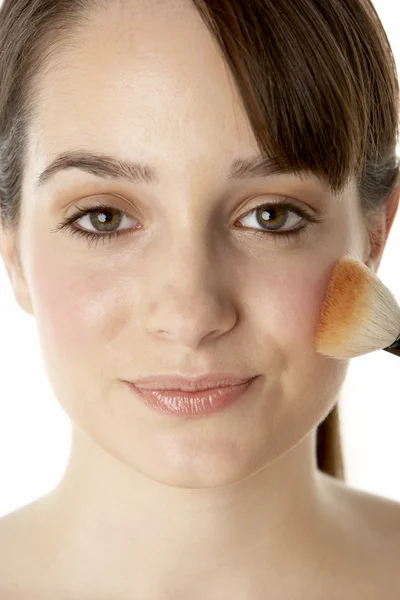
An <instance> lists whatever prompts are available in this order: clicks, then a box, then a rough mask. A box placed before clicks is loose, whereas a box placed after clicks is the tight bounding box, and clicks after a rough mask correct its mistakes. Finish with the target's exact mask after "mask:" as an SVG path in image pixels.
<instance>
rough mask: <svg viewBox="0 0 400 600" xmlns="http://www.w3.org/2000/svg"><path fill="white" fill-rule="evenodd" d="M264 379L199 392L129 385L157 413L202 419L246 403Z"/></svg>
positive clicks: (257, 377)
mask: <svg viewBox="0 0 400 600" xmlns="http://www.w3.org/2000/svg"><path fill="white" fill-rule="evenodd" d="M260 379H261V378H260V377H259V376H256V377H253V378H252V379H250V380H246V381H244V382H241V383H238V384H236V385H225V386H223V387H218V388H215V387H214V388H209V389H202V390H196V391H192V390H179V389H176V388H175V389H165V388H164V389H151V388H150V389H148V388H142V387H138V386H137V385H136V384H133V383H131V382H126V383H127V384H128V386H129V388H130V389H131V391H133V393H134V394H135V396H136V398H139V399H140V400H142V401H143V402H144V403H145V404H146V405H147V406H148V407H149V408H151V409H154V410H155V411H158V412H161V413H164V414H169V415H175V416H186V417H202V416H206V415H210V414H213V413H217V412H220V411H222V410H223V409H225V408H227V407H229V406H231V405H232V404H234V403H236V402H237V401H238V400H244V399H245V397H248V396H249V394H250V392H251V391H252V390H253V389H254V387H255V382H256V381H257V380H260Z"/></svg>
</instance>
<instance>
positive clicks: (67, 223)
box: [52, 202, 323, 246]
mask: <svg viewBox="0 0 400 600" xmlns="http://www.w3.org/2000/svg"><path fill="white" fill-rule="evenodd" d="M266 207H268V208H270V207H273V208H275V207H279V208H286V209H288V210H289V211H291V212H294V213H296V214H297V215H298V216H300V217H302V218H303V219H306V221H307V223H306V224H305V225H303V226H302V227H299V228H298V229H293V230H290V231H288V232H284V233H280V232H278V231H276V232H273V231H272V230H267V229H266V230H264V231H263V230H249V229H246V228H245V227H243V229H244V230H245V231H246V233H248V234H250V235H262V236H264V235H265V234H270V235H272V237H273V239H274V241H275V242H277V243H278V242H286V243H288V242H289V241H291V240H295V239H298V238H300V237H301V236H302V235H304V234H305V233H306V232H307V231H308V229H309V227H310V225H311V224H312V223H321V222H322V221H323V219H318V218H317V217H315V215H311V214H310V213H308V212H306V211H305V210H302V209H300V208H298V207H297V206H295V205H293V204H290V203H289V202H280V203H264V204H260V205H259V206H256V207H254V208H253V209H252V210H250V211H249V212H248V213H246V215H244V216H248V215H251V214H252V213H253V212H255V211H257V210H258V209H260V208H266ZM113 210H116V211H118V212H121V213H122V214H125V213H124V212H123V211H120V210H119V209H115V208H113V207H112V206H107V205H106V204H100V205H98V206H82V207H78V209H77V211H76V212H75V214H73V215H71V216H70V217H68V219H65V220H64V221H63V222H62V223H60V224H59V225H58V226H57V227H56V228H55V229H54V230H52V232H53V233H55V232H57V231H61V230H64V229H65V230H68V231H69V232H70V233H71V235H77V236H78V238H84V239H86V240H88V242H89V246H90V243H91V242H93V243H94V244H95V245H97V243H98V242H99V241H100V238H103V243H104V242H105V240H106V239H107V240H108V241H109V242H110V243H111V242H112V240H113V239H114V238H118V237H119V236H120V235H123V234H125V233H127V232H129V231H131V230H130V229H122V230H120V231H112V232H109V233H93V232H91V231H85V230H83V229H78V228H77V227H74V225H73V223H74V222H75V221H77V220H78V219H81V218H82V217H84V216H86V215H88V214H91V213H101V212H103V211H104V212H110V211H113ZM242 218H243V217H242Z"/></svg>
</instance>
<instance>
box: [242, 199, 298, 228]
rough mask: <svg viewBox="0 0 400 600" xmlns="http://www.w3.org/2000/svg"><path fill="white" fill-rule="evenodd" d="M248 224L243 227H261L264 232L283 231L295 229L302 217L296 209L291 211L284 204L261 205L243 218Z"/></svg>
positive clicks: (291, 208) (290, 208)
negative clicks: (247, 220)
mask: <svg viewBox="0 0 400 600" xmlns="http://www.w3.org/2000/svg"><path fill="white" fill-rule="evenodd" d="M244 219H249V221H250V222H248V223H247V224H245V225H244V226H245V227H256V226H257V225H258V226H259V227H262V228H263V229H264V230H265V231H281V230H282V229H283V227H285V229H284V231H287V230H288V229H291V228H292V227H296V226H297V225H298V224H299V223H301V221H302V220H303V219H304V217H303V216H302V215H301V214H300V211H299V210H298V209H293V207H289V206H287V205H284V204H262V205H261V206H258V207H256V208H254V209H253V210H251V211H250V212H249V213H248V214H247V215H246V216H245V217H243V218H242V219H240V221H243V220H244Z"/></svg>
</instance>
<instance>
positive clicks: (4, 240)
mask: <svg viewBox="0 0 400 600" xmlns="http://www.w3.org/2000/svg"><path fill="white" fill-rule="evenodd" d="M183 25H184V26H183ZM75 40H76V44H75V46H74V47H71V46H69V47H68V48H67V49H65V50H63V51H62V52H60V53H58V55H57V59H54V58H53V59H52V60H53V62H52V63H51V64H50V68H49V69H48V70H47V71H46V74H43V75H42V78H41V82H40V92H41V94H40V103H39V109H38V113H37V118H36V120H35V122H32V124H31V128H30V131H29V156H28V162H27V166H26V171H25V174H24V186H23V198H22V206H23V212H22V220H21V229H20V242H21V263H22V266H23V270H22V269H20V268H19V265H18V263H17V260H16V255H15V252H14V242H15V239H14V237H13V236H11V235H6V234H5V232H4V231H3V230H2V229H0V231H1V253H2V257H3V260H4V262H5V265H6V268H7V272H8V275H9V277H10V281H11V282H12V287H13V291H14V293H15V296H16V299H17V301H18V303H19V304H20V306H21V307H22V309H23V310H25V311H26V312H27V313H28V314H31V315H32V316H34V317H35V319H36V323H37V327H38V334H39V337H40V342H41V346H42V349H43V356H44V360H45V364H46V368H47V372H48V376H49V379H50V382H51V385H52V386H53V389H54V393H55V395H56V397H57V399H58V400H59V402H60V403H61V405H62V407H63V409H64V410H65V412H66V413H67V415H68V416H69V417H70V418H71V420H72V425H73V438H72V450H71V456H70V461H69V464H68V467H67V470H66V472H65V473H64V476H63V478H62V480H61V482H60V484H59V485H58V486H57V488H55V490H54V491H53V492H52V493H51V494H49V495H47V496H46V497H44V498H42V499H41V500H40V501H38V502H36V503H35V505H32V507H30V509H29V519H28V517H27V516H26V517H25V516H24V515H28V512H27V511H25V513H24V512H23V511H22V512H20V515H19V523H20V524H22V523H24V524H25V526H27V527H25V529H24V528H23V527H22V525H21V526H20V527H19V531H20V533H21V537H20V538H19V539H20V543H21V546H22V545H23V544H25V545H26V548H28V546H29V549H30V553H29V551H28V550H25V552H24V556H26V557H27V558H26V561H27V562H26V564H25V565H24V569H25V570H24V573H26V574H27V575H26V580H27V581H29V582H30V585H31V588H32V587H34V586H35V585H37V586H39V585H41V586H44V585H45V583H44V582H43V569H44V565H45V564H46V573H52V576H51V581H52V584H54V586H55V588H57V589H61V588H62V589H64V588H65V589H67V588H68V590H69V591H70V592H71V594H76V597H77V598H78V597H79V598H81V599H82V598H85V597H88V598H89V597H90V594H93V597H97V598H100V597H113V598H114V599H116V600H117V599H122V598H133V597H135V598H136V597H137V598H139V597H140V598H142V599H147V598H148V599H150V598H152V599H154V598H156V597H162V598H163V599H169V598H171V599H172V598H174V599H175V600H179V599H180V598H182V599H183V598H187V597H189V596H190V598H191V599H192V600H196V599H197V598H198V599H200V598H202V599H204V598H218V599H219V598H221V599H222V598H224V599H225V598H230V599H231V600H236V599H237V600H239V599H243V598H250V597H251V598H254V599H258V598H260V599H261V598H265V597H266V596H265V594H266V593H268V594H269V595H268V597H270V598H274V599H275V598H281V597H282V598H288V597H295V596H294V594H296V593H298V594H300V593H301V592H302V591H303V592H304V594H306V597H307V598H311V597H313V596H311V591H310V590H314V591H315V593H316V594H317V596H316V597H318V590H320V592H321V590H324V597H327V595H326V590H327V589H330V590H335V592H337V591H338V590H339V588H340V586H343V590H345V589H348V587H346V586H347V584H348V583H349V582H350V581H353V580H354V575H355V573H356V572H357V569H358V568H359V569H360V573H362V572H363V571H362V569H363V568H365V565H366V563H365V562H364V563H361V562H360V563H358V562H356V561H355V559H354V556H356V555H357V556H358V554H357V553H360V552H361V551H362V547H364V548H365V544H366V542H365V540H363V541H361V539H360V536H359V535H358V534H359V530H355V529H354V527H355V525H353V520H352V518H350V516H347V517H345V515H346V510H347V509H346V506H347V504H346V502H347V501H345V500H343V498H344V496H343V495H341V494H342V493H341V492H339V491H338V489H339V488H338V485H339V484H336V483H333V482H332V481H331V480H330V478H328V477H327V476H324V475H322V474H321V473H320V472H319V471H318V470H317V469H316V463H315V442H316V428H317V426H318V424H319V423H320V422H321V421H322V419H323V418H324V417H325V416H326V414H327V413H328V412H329V410H330V409H331V408H332V406H333V405H334V404H335V402H336V401H337V400H338V394H339V392H340V388H341V386H342V383H343V381H344V378H345V375H346V371H347V366H348V363H346V362H344V361H335V360H331V359H327V358H325V357H323V356H321V355H318V354H317V353H316V352H315V350H314V346H313V341H314V335H315V332H316V327H317V324H318V318H319V313H320V308H321V302H322V300H323V297H324V293H325V291H326V287H327V284H328V281H329V278H330V274H331V271H332V268H333V266H334V264H335V262H336V261H337V260H338V259H340V257H341V256H343V255H344V254H351V255H353V256H355V257H357V258H359V259H360V260H362V261H364V262H365V263H366V264H368V266H370V267H371V268H373V269H374V270H376V269H377V268H378V266H379V262H380V259H381V255H382V252H383V249H384V246H385V244H386V240H387V236H388V234H389V231H390V227H391V225H392V222H393V219H394V215H395V213H396V210H397V205H398V196H397V195H396V196H395V197H394V198H393V200H392V201H391V202H390V203H388V205H387V207H386V212H384V213H382V219H381V220H380V221H379V222H377V230H376V232H375V233H377V232H378V233H377V235H378V237H377V238H376V239H378V243H375V244H374V246H373V247H372V245H371V244H370V243H369V240H368V236H367V233H366V227H365V223H364V221H363V218H362V214H361V211H360V208H359V201H358V197H357V191H356V185H355V180H354V178H353V179H352V181H351V182H350V183H349V185H348V187H347V188H346V189H345V190H344V191H343V193H341V194H340V195H338V196H334V195H333V193H332V191H331V190H330V188H329V187H328V185H327V184H325V183H322V182H321V181H319V180H318V179H316V178H315V177H312V176H308V177H304V178H299V177H295V176H289V175H285V176H282V175H280V176H271V177H265V178H262V177H260V178H257V179H245V180H238V181H233V182H227V181H225V180H224V174H225V172H227V170H228V168H229V165H230V163H231V162H232V161H233V160H234V159H236V158H245V157H247V156H251V155H253V154H255V153H257V150H258V149H257V145H256V141H255V138H254V135H253V133H252V131H251V128H250V125H249V122H248V120H247V117H246V114H245V113H244V111H243V109H242V108H241V104H240V100H239V97H238V95H237V93H236V91H235V89H234V85H233V80H232V79H231V77H230V75H229V74H228V72H227V69H226V67H225V65H224V63H223V60H222V58H221V57H220V55H219V53H218V52H217V50H216V46H215V43H214V41H213V39H212V38H211V36H210V34H209V32H208V30H207V29H206V27H205V25H204V24H203V22H202V21H201V19H200V17H199V15H198V14H197V13H196V11H195V10H194V9H193V7H192V6H191V4H190V3H189V2H186V1H183V0H182V1H179V2H168V3H167V2H164V3H160V2H155V1H149V2H140V3H138V2H135V3H133V2H125V3H120V2H113V3H109V4H108V6H107V8H105V9H101V10H99V11H98V12H97V13H95V14H94V15H93V16H92V17H91V19H90V22H89V23H87V24H86V25H85V28H84V30H82V31H81V32H79V33H77V34H76V37H75ZM60 115H62V118H60ZM77 148H79V149H81V150H90V151H95V152H104V153H108V154H111V155H114V156H116V157H118V158H121V159H132V160H133V159H136V160H142V161H146V162H148V163H150V164H151V165H153V166H154V168H155V169H157V171H158V176H159V182H158V183H155V184H144V183H143V184H133V183H130V182H128V181H124V180H122V179H119V180H114V181H113V180H106V179H102V178H100V177H96V176H95V175H92V174H89V173H86V172H84V171H80V170H78V169H69V170H65V171H63V172H60V173H58V174H57V175H55V176H54V178H53V179H51V180H49V182H48V183H47V184H46V185H44V186H43V188H41V189H40V190H38V191H37V190H35V189H34V182H35V179H36V178H37V177H38V175H39V174H40V172H41V171H42V170H43V169H44V168H45V167H46V166H47V165H48V164H49V163H50V162H51V160H53V159H54V157H55V156H56V155H57V154H58V153H61V152H64V151H67V150H73V149H77ZM99 194H107V196H106V197H105V198H100V199H101V200H105V201H107V202H108V205H109V206H112V207H114V208H115V209H117V210H120V211H123V212H124V213H125V214H126V215H127V217H126V219H128V220H125V221H124V223H122V224H121V225H120V226H119V228H120V229H122V228H127V231H128V230H129V229H130V228H134V227H135V226H137V225H138V224H140V226H141V227H142V229H141V231H139V230H138V231H134V230H132V231H130V232H129V233H126V234H125V235H124V236H121V237H120V238H118V239H114V240H112V241H111V243H107V242H106V243H105V244H104V246H103V244H101V243H100V244H99V245H98V246H93V247H89V246H88V243H87V242H86V241H85V240H83V239H80V238H77V237H75V236H72V235H70V234H68V233H67V232H65V231H64V232H63V231H59V232H57V233H51V230H52V229H54V228H55V227H56V226H57V225H58V224H59V223H60V222H61V221H62V219H63V218H65V217H66V216H69V215H72V214H74V212H75V211H76V208H77V206H81V205H82V204H84V205H85V204H88V202H86V201H85V202H82V199H84V198H87V197H88V196H92V195H94V196H97V195H99ZM284 197H289V198H293V199H295V200H296V201H297V202H298V205H299V206H300V207H302V206H303V207H305V208H307V207H309V208H311V209H312V210H314V211H315V214H316V216H317V217H319V218H320V219H321V220H322V222H320V223H314V224H313V223H311V224H310V228H309V231H308V234H307V235H305V236H303V237H302V238H300V239H299V240H294V239H292V240H291V241H288V242H286V243H285V242H282V241H279V240H276V239H275V238H274V235H275V234H273V233H268V232H267V233H266V234H265V235H263V236H261V235H259V236H252V235H251V232H252V231H255V230H258V231H261V230H262V226H261V225H260V224H259V223H257V220H256V218H255V216H254V213H253V216H251V214H252V213H251V211H252V210H254V208H256V207H257V206H260V205H262V204H263V203H267V202H277V201H283V199H284ZM92 204H93V205H95V203H94V202H92ZM238 220H240V221H241V222H242V224H243V226H244V227H245V228H246V229H247V230H245V229H241V228H240V226H238ZM79 225H80V226H81V227H82V228H85V227H86V228H88V229H91V230H92V231H93V225H92V226H91V225H90V223H89V221H88V218H87V217H86V218H84V219H81V220H80V221H79V224H77V226H78V227H79ZM282 228H283V229H284V226H282ZM173 371H175V372H177V371H181V372H183V373H184V372H186V373H189V372H191V373H200V372H204V371H233V372H235V373H237V374H241V375H244V376H249V375H250V376H252V375H257V374H259V375H261V376H262V377H261V378H260V381H259V383H258V384H257V385H258V387H257V389H256V390H255V391H254V393H253V394H252V395H251V396H250V397H249V398H248V399H247V400H246V401H244V402H239V403H236V404H235V405H233V406H231V407H230V408H228V409H226V410H224V411H222V412H220V413H217V414H215V415H212V416H209V417H206V418H200V419H192V420H190V419H183V418H181V417H170V416H163V415H160V414H157V413H155V412H154V411H152V410H150V409H149V408H147V407H146V406H144V405H143V404H142V403H141V402H140V400H138V399H137V398H136V397H135V396H133V395H132V394H131V393H130V392H129V390H128V389H127V388H126V387H125V386H124V384H123V383H122V382H121V380H123V379H131V380H134V379H137V378H138V377H139V376H142V375H150V374H154V375H156V374H160V373H167V372H173ZM360 497H361V495H360ZM363 498H365V497H364V496H363ZM334 500H335V501H334ZM363 514H364V513H363ZM397 515H398V513H397ZM24 519H25V521H24ZM9 522H10V523H11V521H9ZM27 524H28V525H27ZM4 531H6V528H4ZM23 531H25V532H28V531H29V532H30V535H29V536H28V535H27V533H25V534H23V533H22V532H23ZM39 532H40V533H41V534H42V538H43V539H46V543H45V544H44V545H43V547H42V549H41V550H40V552H36V553H35V551H34V545H33V542H32V540H37V539H38V536H39ZM28 538H29V539H28ZM42 538H41V539H42ZM14 543H17V542H15V541H14ZM346 553H347V554H346ZM344 556H345V557H346V556H347V559H348V560H347V561H346V560H344V561H343V557H344ZM28 557H29V558H28ZM21 560H22V559H21ZM343 562H344V564H343ZM338 564H340V565H341V567H340V573H341V576H340V577H339V578H338V576H337V571H336V570H335V568H334V567H335V565H338ZM374 564H376V563H375V562H371V565H370V567H368V568H373V565H374ZM49 565H50V567H51V568H50V567H49ZM327 565H331V566H332V568H331V569H329V568H328V567H327ZM0 581H1V579H0ZM46 585H48V580H47V583H46ZM352 585H353V584H352ZM46 589H47V588H46ZM340 589H342V588H340ZM44 592H45V590H44V588H43V596H42V597H45V596H44ZM102 594H103V595H104V596H102ZM271 594H274V595H271ZM53 597H54V596H53ZM72 597H75V596H72ZM319 597H321V596H319ZM341 597H345V596H344V595H343V596H341ZM353 597H354V596H353ZM364 597H366V598H367V597H368V596H367V595H365V596H364Z"/></svg>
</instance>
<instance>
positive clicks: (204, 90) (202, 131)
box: [29, 1, 327, 190]
mask: <svg viewBox="0 0 400 600" xmlns="http://www.w3.org/2000/svg"><path fill="white" fill-rule="evenodd" d="M46 66H47V68H46V69H43V70H42V72H41V74H40V77H39V79H38V86H37V98H38V102H37V112H36V118H35V119H34V120H33V121H32V125H31V128H30V131H29V137H30V146H31V147H32V146H34V148H35V152H34V156H31V158H30V161H31V162H32V161H33V162H34V164H33V165H32V169H33V171H34V172H35V173H36V174H38V173H41V172H43V171H44V169H45V168H46V167H48V165H49V163H50V162H51V161H52V160H54V158H55V157H56V156H58V155H59V154H61V153H63V152H68V151H71V150H75V149H78V150H81V151H85V150H87V151H89V152H105V153H107V154H108V155H110V156H115V157H119V158H121V159H124V158H127V159H129V158H131V157H134V159H135V160H139V161H141V162H143V163H149V164H152V165H154V166H155V168H156V169H157V172H159V173H160V175H161V179H164V178H167V177H168V176H171V177H173V178H174V180H175V181H179V178H182V180H183V179H187V178H188V177H189V176H191V177H193V178H196V181H197V179H199V178H201V174H202V172H203V170H204V169H207V173H208V174H212V172H213V170H215V172H216V174H217V171H218V173H219V171H220V168H221V162H222V163H225V164H222V168H223V169H224V171H226V172H227V171H228V170H229V165H231V163H232V162H233V161H234V160H236V159H238V158H240V157H246V156H252V155H254V154H257V153H258V150H259V149H258V146H257V143H256V140H255V137H254V133H253V131H252V129H251V126H250V123H249V121H248V118H247V115H246V113H245V111H244V109H243V107H242V103H241V99H240V96H239V94H238V92H237V90H236V88H235V83H234V81H233V78H232V76H231V74H230V73H229V71H228V68H227V65H226V64H225V61H224V59H223V57H222V56H221V52H220V50H219V48H218V46H217V43H216V41H215V39H214V38H213V37H212V35H211V34H210V32H209V31H208V29H207V27H206V26H205V24H204V22H203V21H202V19H201V17H200V15H199V14H198V12H197V11H196V9H195V8H194V6H193V5H192V3H191V2H190V1H172V2H170V1H168V2H161V1H142V2H139V3H138V2H133V1H132V2H129V1H125V2H121V1H120V2H111V3H105V5H104V8H101V9H98V10H97V11H95V12H93V13H92V14H91V15H90V16H89V18H87V19H86V20H85V21H84V25H83V26H82V27H81V28H80V29H78V30H77V31H76V33H75V34H74V36H73V38H72V40H71V41H70V42H69V43H68V44H67V45H65V46H63V45H62V44H61V48H60V49H58V50H57V52H56V53H54V54H52V55H51V58H50V61H49V63H48V64H47V65H46ZM172 165H173V168H172ZM163 174H164V176H165V177H163ZM315 182H316V183H317V184H318V185H321V182H320V181H318V180H315ZM315 182H314V183H315ZM323 185H324V189H325V190H326V189H327V186H326V184H323Z"/></svg>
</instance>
